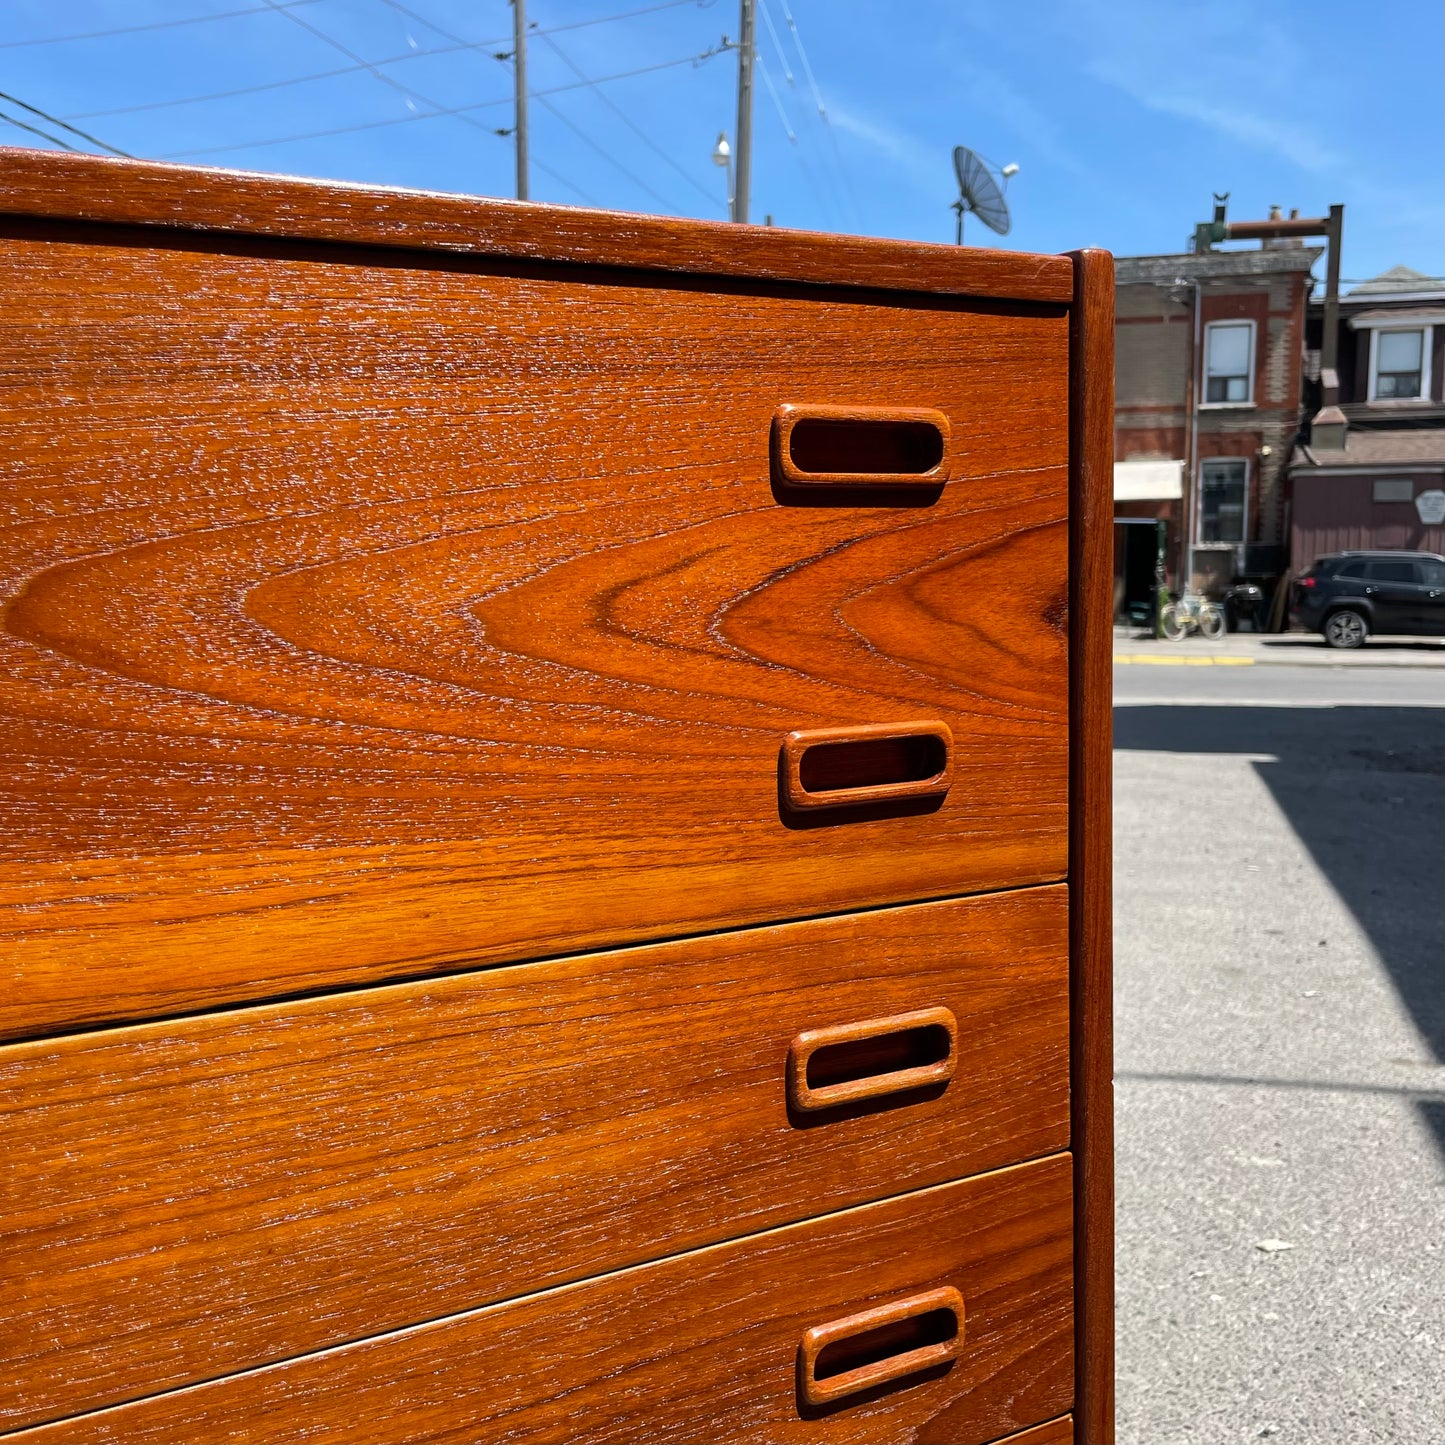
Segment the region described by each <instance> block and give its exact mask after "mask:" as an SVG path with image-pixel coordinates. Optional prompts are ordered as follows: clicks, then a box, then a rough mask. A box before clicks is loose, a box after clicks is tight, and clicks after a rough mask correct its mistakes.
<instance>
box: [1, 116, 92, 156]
mask: <svg viewBox="0 0 1445 1445" xmlns="http://www.w3.org/2000/svg"><path fill="white" fill-rule="evenodd" d="M0 120H3V121H5V122H6V124H7V125H13V126H14V127H15V128H16V129H17V130H28V131H29V132H30V134H31V135H38V136H41V137H43V138H44V139H45V140H48V141H50V142H51V144H52V145H58V146H59V147H60V148H61V150H66V151H76V152H77V153H78V152H79V151H80V147H79V146H73V145H71V143H70V142H69V141H67V140H61V138H60V137H59V136H58V135H51V134H50V132H49V131H48V130H41V129H40V127H39V126H38V125H29V124H27V123H26V122H25V121H23V120H16V119H15V117H14V116H13V115H7V114H6V113H5V112H4V111H3V110H0Z"/></svg>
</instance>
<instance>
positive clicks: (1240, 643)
mask: <svg viewBox="0 0 1445 1445" xmlns="http://www.w3.org/2000/svg"><path fill="white" fill-rule="evenodd" d="M1269 635H1271V636H1274V637H1278V638H1279V639H1280V640H1279V641H1276V642H1272V643H1271V642H1266V641H1264V640H1263V639H1264V636H1265V635H1264V634H1261V635H1260V637H1258V638H1256V637H1255V636H1254V635H1253V634H1247V635H1245V636H1240V635H1239V634H1237V633H1236V634H1232V635H1231V636H1229V637H1227V638H1225V639H1223V640H1221V641H1214V642H1211V641H1208V640H1206V639H1204V638H1197V639H1191V640H1187V641H1185V642H1183V643H1182V644H1181V643H1168V642H1162V641H1156V640H1155V639H1154V638H1152V637H1148V636H1143V637H1141V636H1139V635H1138V634H1137V633H1136V634H1134V635H1132V636H1131V635H1129V634H1128V633H1127V632H1124V631H1122V630H1120V631H1116V632H1115V634H1114V661H1115V663H1117V664H1119V665H1121V666H1126V667H1127V666H1144V667H1330V668H1354V667H1368V668H1386V669H1388V668H1412V669H1423V670H1425V671H1430V670H1432V669H1433V670H1436V671H1445V645H1441V646H1439V647H1431V646H1429V645H1425V646H1422V645H1421V643H1420V641H1419V640H1418V639H1416V638H1409V639H1406V638H1400V639H1399V640H1398V642H1392V641H1373V640H1372V641H1371V642H1368V643H1366V644H1365V646H1364V647H1363V648H1361V649H1360V650H1359V651H1358V652H1343V651H1338V650H1336V649H1335V648H1332V647H1326V646H1325V645H1324V643H1323V642H1321V643H1318V644H1311V643H1310V642H1308V641H1306V640H1305V638H1304V637H1303V636H1302V635H1300V634H1295V636H1296V637H1298V641H1291V642H1285V641H1284V638H1286V637H1289V636H1290V634H1288V633H1285V634H1279V633H1276V634H1269Z"/></svg>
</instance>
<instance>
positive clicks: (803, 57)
mask: <svg viewBox="0 0 1445 1445" xmlns="http://www.w3.org/2000/svg"><path fill="white" fill-rule="evenodd" d="M763 3H764V4H766V3H767V0H763ZM779 3H780V4H781V5H782V7H783V20H784V22H785V23H786V25H787V27H788V31H789V33H790V34H791V35H792V37H793V47H794V49H796V50H797V52H798V59H799V60H800V61H802V63H803V74H804V76H806V77H807V81H808V88H809V89H810V90H811V91H812V93H813V104H814V105H816V106H817V107H818V116H819V118H820V119H821V120H822V122H823V126H824V129H825V130H826V131H827V132H828V139H829V140H830V141H831V142H832V145H833V155H834V157H835V158H836V160H837V162H838V174H839V175H840V176H841V177H842V180H843V194H844V195H845V196H846V197H847V199H848V208H849V209H850V210H851V211H852V212H853V219H854V222H855V223H856V222H857V221H858V219H859V211H858V203H857V201H856V199H855V198H854V196H853V186H852V182H851V181H850V180H849V179H848V168H847V166H846V165H844V163H843V151H842V149H841V147H840V146H839V145H838V133H837V132H836V131H835V130H834V129H833V122H832V120H831V119H830V117H829V115H828V107H827V106H825V105H824V104H823V93H822V91H821V90H819V89H818V77H817V76H816V75H814V74H813V67H812V64H811V62H810V61H809V60H808V52H807V50H806V49H805V48H804V46H803V37H802V35H801V34H799V32H798V22H797V21H796V20H795V19H794V18H793V12H792V10H791V9H790V8H789V5H788V0H779Z"/></svg>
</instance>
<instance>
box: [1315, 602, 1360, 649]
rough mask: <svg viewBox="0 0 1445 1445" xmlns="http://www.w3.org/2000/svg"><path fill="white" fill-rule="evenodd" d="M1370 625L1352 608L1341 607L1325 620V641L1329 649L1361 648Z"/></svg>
mask: <svg viewBox="0 0 1445 1445" xmlns="http://www.w3.org/2000/svg"><path fill="white" fill-rule="evenodd" d="M1369 635H1370V625H1369V623H1367V622H1366V621H1365V619H1364V616H1363V615H1362V614H1361V613H1358V612H1356V611H1355V609H1354V608H1353V607H1342V608H1341V609H1340V610H1339V611H1338V612H1332V613H1330V615H1329V616H1328V617H1327V618H1326V619H1325V641H1326V642H1328V643H1329V645H1330V646H1331V647H1363V646H1364V645H1365V639H1366V638H1367V637H1368V636H1369Z"/></svg>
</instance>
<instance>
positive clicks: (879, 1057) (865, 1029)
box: [788, 1008, 958, 1111]
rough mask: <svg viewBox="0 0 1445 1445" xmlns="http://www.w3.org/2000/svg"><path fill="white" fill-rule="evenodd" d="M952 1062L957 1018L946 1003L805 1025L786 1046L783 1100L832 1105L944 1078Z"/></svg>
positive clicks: (944, 1080)
mask: <svg viewBox="0 0 1445 1445" xmlns="http://www.w3.org/2000/svg"><path fill="white" fill-rule="evenodd" d="M957 1065H958V1021H957V1019H955V1018H954V1016H953V1014H952V1013H951V1012H950V1011H949V1010H948V1009H946V1008H926V1009H918V1010H917V1011H915V1012H914V1013H906V1014H894V1015H893V1016H892V1017H890V1018H883V1019H868V1020H866V1021H865V1022H862V1023H854V1024H836V1025H834V1026H833V1027H831V1028H826V1029H809V1030H807V1032H806V1033H801V1034H799V1035H798V1036H797V1038H795V1039H794V1040H793V1042H792V1044H791V1045H790V1046H789V1048H788V1102H789V1103H790V1104H791V1105H792V1106H793V1107H794V1108H795V1109H803V1110H810V1111H811V1110H815V1109H834V1108H837V1107H838V1105H840V1104H854V1103H857V1102H858V1101H859V1100H860V1099H876V1098H878V1097H880V1096H881V1095H884V1094H901V1093H905V1092H906V1091H908V1090H909V1089H920V1088H924V1087H926V1086H928V1085H930V1084H946V1083H947V1082H948V1081H949V1080H950V1079H951V1078H952V1077H953V1073H954V1069H955V1068H956V1067H957Z"/></svg>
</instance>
